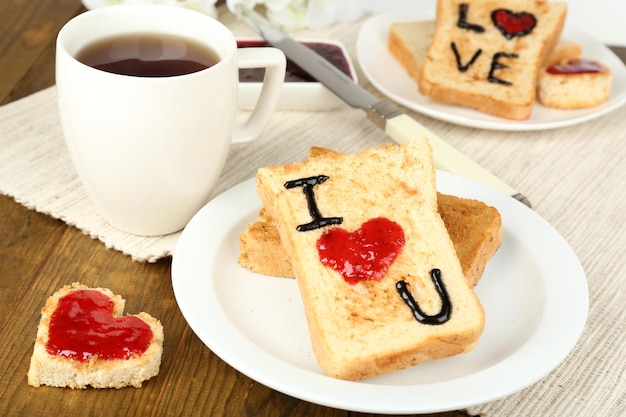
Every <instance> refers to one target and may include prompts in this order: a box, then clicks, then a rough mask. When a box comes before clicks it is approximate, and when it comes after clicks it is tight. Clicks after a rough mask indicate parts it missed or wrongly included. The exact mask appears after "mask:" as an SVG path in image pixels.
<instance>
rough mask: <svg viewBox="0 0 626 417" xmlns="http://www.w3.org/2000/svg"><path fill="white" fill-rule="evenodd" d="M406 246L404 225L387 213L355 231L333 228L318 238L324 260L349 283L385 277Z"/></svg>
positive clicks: (319, 249)
mask: <svg viewBox="0 0 626 417" xmlns="http://www.w3.org/2000/svg"><path fill="white" fill-rule="evenodd" d="M403 247H404V231H403V230H402V227H401V226H400V225H399V224H398V223H396V222H393V221H391V220H389V219H386V218H384V217H377V218H375V219H371V220H368V221H367V222H365V223H363V224H362V225H361V227H360V228H359V229H357V230H355V231H353V232H348V231H347V230H345V229H343V228H340V227H334V228H331V229H329V230H328V231H326V232H325V233H324V234H322V236H320V238H319V239H318V241H317V251H318V253H319V257H320V261H321V262H322V264H324V265H326V266H328V267H330V268H332V269H333V270H335V271H337V272H339V273H340V274H341V276H342V277H343V279H344V280H345V281H346V282H347V283H349V284H356V283H358V282H359V281H363V280H377V281H379V280H381V279H382V278H383V277H384V276H385V274H386V273H387V270H388V269H389V267H390V266H391V264H392V263H393V261H394V260H395V259H396V257H397V256H398V255H399V254H400V252H401V251H402V248H403Z"/></svg>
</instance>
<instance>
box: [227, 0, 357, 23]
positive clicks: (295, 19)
mask: <svg viewBox="0 0 626 417" xmlns="http://www.w3.org/2000/svg"><path fill="white" fill-rule="evenodd" d="M226 3H227V5H228V8H229V9H230V11H232V12H233V13H236V6H237V5H242V6H244V7H245V8H255V7H256V6H257V5H262V6H264V7H265V9H266V17H267V18H268V19H269V20H271V21H272V22H274V23H276V24H277V25H279V26H282V27H283V28H285V29H298V28H304V27H309V28H318V27H323V26H328V25H330V24H332V23H334V22H346V21H351V20H355V19H358V18H359V17H360V16H361V15H362V14H363V12H364V9H363V6H362V5H361V4H360V2H359V1H358V0H226Z"/></svg>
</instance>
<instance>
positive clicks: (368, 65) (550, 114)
mask: <svg viewBox="0 0 626 417" xmlns="http://www.w3.org/2000/svg"><path fill="white" fill-rule="evenodd" d="M430 19H433V14H432V13H424V12H422V13H415V14H411V13H408V14H407V13H405V14H385V15H379V16H375V17H372V18H370V19H368V20H367V21H366V22H365V23H364V24H363V25H362V27H361V29H360V31H359V36H358V39H357V60H358V63H359V65H360V66H361V69H362V70H363V73H364V74H365V76H366V78H367V79H368V80H369V81H370V82H371V83H372V85H373V86H374V87H376V88H377V89H378V90H380V92H382V93H383V94H385V95H386V96H387V97H389V98H390V99H391V100H393V101H395V102H397V103H399V104H401V105H403V106H405V107H408V108H410V109H412V110H415V111H417V112H420V113H422V114H425V115H427V116H430V117H432V118H434V119H438V120H443V121H445V122H449V123H454V124H458V125H463V126H469V127H477V128H481V129H493V130H519V131H525V130H543V129H553V128H558V127H564V126H570V125H574V124H577V123H582V122H585V121H588V120H592V119H595V118H597V117H600V116H602V115H604V114H607V113H609V112H611V111H613V110H615V109H617V108H618V107H620V106H621V105H623V104H624V103H626V67H625V66H624V64H623V63H622V61H621V60H620V59H619V58H618V57H617V56H616V55H615V54H614V53H613V52H611V50H610V49H608V48H607V47H606V46H604V45H602V44H600V43H598V42H596V41H594V40H593V39H592V38H590V37H589V36H587V35H586V34H585V33H583V32H581V31H579V30H576V29H575V28H569V27H566V28H565V30H564V31H563V39H567V40H569V41H572V42H577V43H580V44H581V45H582V55H583V57H585V58H589V59H595V60H598V61H600V62H602V63H604V64H605V65H606V66H608V67H609V68H610V69H611V71H612V72H613V85H612V88H611V92H610V95H609V99H608V101H607V102H605V103H604V104H602V105H600V106H597V107H594V108H591V109H580V110H559V109H552V108H548V107H544V106H542V105H540V104H538V103H535V106H534V107H533V111H532V113H531V115H530V118H528V119H527V120H524V121H516V120H507V119H502V118H499V117H495V116H490V115H488V114H485V113H482V112H479V111H477V110H473V109H469V108H465V107H461V106H454V105H449V104H444V103H439V102H436V101H434V100H431V99H429V98H428V97H425V96H422V95H421V94H420V93H419V92H418V90H417V84H416V83H415V81H414V80H413V79H412V78H411V77H409V75H408V74H407V73H406V71H405V70H404V68H403V67H402V66H401V65H400V64H399V63H398V62H397V61H396V59H395V58H394V57H393V56H392V55H391V53H389V51H388V50H387V34H388V32H389V26H390V25H391V24H392V23H394V22H402V21H420V20H430Z"/></svg>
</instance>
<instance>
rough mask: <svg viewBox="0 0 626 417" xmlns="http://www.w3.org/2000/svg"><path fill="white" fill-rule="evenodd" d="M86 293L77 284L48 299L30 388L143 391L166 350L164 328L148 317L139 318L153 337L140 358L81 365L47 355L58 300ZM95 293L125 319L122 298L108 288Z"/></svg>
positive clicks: (92, 359) (142, 315)
mask: <svg viewBox="0 0 626 417" xmlns="http://www.w3.org/2000/svg"><path fill="white" fill-rule="evenodd" d="M86 289H90V288H89V287H87V286H85V285H83V284H80V283H77V282H75V283H73V284H72V285H67V286H64V287H63V288H61V289H60V290H59V291H57V292H56V293H54V294H53V295H52V296H51V297H50V298H48V300H47V301H46V305H45V306H44V307H43V308H42V309H41V320H40V322H39V326H38V327H37V338H36V340H35V346H34V349H33V355H32V357H31V360H30V367H29V370H28V384H29V385H31V386H33V387H39V386H42V385H47V386H51V387H69V388H79V389H84V388H87V387H88V386H91V387H93V388H122V387H126V386H133V387H136V388H139V387H141V385H142V383H143V381H146V380H148V379H150V378H152V377H153V376H156V375H157V374H158V373H159V367H160V365H161V354H162V350H163V338H164V336H163V326H162V325H161V323H160V322H159V321H158V320H157V319H155V318H153V317H152V316H150V315H149V314H148V313H139V314H137V315H136V316H137V317H139V318H140V319H141V320H143V321H144V322H146V323H147V324H148V325H149V326H150V329H151V330H152V334H153V336H152V340H151V342H150V345H149V346H148V349H147V350H146V351H144V352H143V354H141V355H135V356H132V357H131V358H129V359H108V360H103V359H98V358H97V357H94V358H91V359H90V360H89V361H85V362H81V361H78V360H72V359H68V358H66V357H62V356H56V355H51V354H49V353H48V352H47V350H46V343H47V341H48V335H49V328H50V320H51V317H52V314H53V313H54V311H55V310H56V307H57V305H58V303H59V300H60V299H61V298H62V297H63V296H65V295H67V294H69V293H70V292H72V291H76V290H86ZM93 289H95V290H97V291H100V292H101V293H103V294H104V295H106V296H107V297H109V298H110V299H111V301H113V303H114V309H113V314H114V316H122V314H123V312H124V305H125V301H124V299H122V297H121V296H120V295H115V294H113V292H111V290H109V289H107V288H93Z"/></svg>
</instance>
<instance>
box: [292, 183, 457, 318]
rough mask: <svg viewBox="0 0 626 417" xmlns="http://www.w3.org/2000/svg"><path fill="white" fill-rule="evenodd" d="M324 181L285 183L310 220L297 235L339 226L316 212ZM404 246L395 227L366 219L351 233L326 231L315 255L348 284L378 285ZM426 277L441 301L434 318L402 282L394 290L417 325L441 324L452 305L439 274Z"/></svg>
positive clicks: (337, 219)
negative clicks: (300, 195)
mask: <svg viewBox="0 0 626 417" xmlns="http://www.w3.org/2000/svg"><path fill="white" fill-rule="evenodd" d="M328 178H329V177H328V176H326V175H317V176H313V177H307V178H299V179H296V180H291V181H287V182H286V183H285V185H284V186H285V188H287V189H293V188H298V187H300V188H302V191H303V192H304V195H305V196H306V203H307V206H308V211H309V214H310V215H311V218H312V220H311V221H310V222H309V223H304V224H300V225H298V226H297V227H296V230H297V231H299V232H308V231H312V230H316V229H320V228H322V227H326V226H338V225H340V224H342V223H343V217H324V216H323V215H322V214H321V212H320V210H319V208H318V205H317V201H316V199H315V192H314V187H316V186H320V185H321V184H323V183H324V182H325V181H326V180H327V179H328ZM404 242H405V237H404V231H403V230H402V227H401V226H400V225H399V224H398V223H396V222H394V221H393V220H390V219H387V218H384V217H377V218H373V219H369V220H368V221H366V222H365V223H363V224H362V225H361V227H360V228H359V229H357V230H355V231H353V232H349V231H347V230H345V229H343V228H340V227H331V228H329V229H328V230H326V231H325V232H324V233H323V234H322V235H321V236H320V237H319V239H318V241H317V251H318V253H319V257H320V261H321V263H322V264H323V265H325V266H327V267H329V268H331V269H333V270H335V271H336V272H338V273H339V274H340V275H341V276H342V277H343V279H344V280H345V281H346V282H347V283H348V284H352V285H354V284H357V283H358V282H360V281H363V280H376V281H380V280H381V279H382V278H383V277H384V276H385V273H386V272H387V270H388V269H389V267H390V266H391V264H392V263H393V261H394V260H395V259H396V257H397V256H398V255H399V254H400V252H401V251H402V248H403V246H404ZM430 277H431V279H432V282H433V285H434V286H435V289H436V290H437V294H438V295H439V297H440V299H441V309H440V311H439V312H438V313H436V314H432V315H429V314H426V313H424V311H422V309H421V308H420V306H419V304H418V303H417V302H416V300H415V298H414V297H413V296H412V295H411V292H410V291H409V289H408V284H407V283H406V281H403V280H399V281H398V282H396V290H397V291H398V294H399V296H400V298H401V299H402V301H404V303H405V304H406V305H407V307H408V308H409V309H410V310H411V313H412V314H413V317H414V318H415V319H416V320H417V321H418V322H420V323H422V324H429V325H438V324H443V323H445V322H447V321H448V320H449V319H450V313H451V311H452V303H451V302H450V297H449V296H448V292H447V291H446V287H445V285H444V283H443V281H442V277H441V270H440V269H438V268H433V269H432V270H431V271H430Z"/></svg>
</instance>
